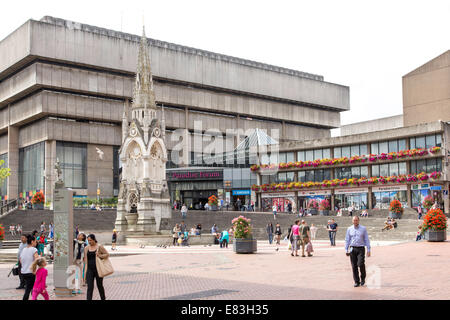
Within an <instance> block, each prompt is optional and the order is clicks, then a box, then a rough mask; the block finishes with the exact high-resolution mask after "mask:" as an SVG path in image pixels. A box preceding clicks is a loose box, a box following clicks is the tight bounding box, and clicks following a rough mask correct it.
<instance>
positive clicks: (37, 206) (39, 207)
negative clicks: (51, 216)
mask: <svg viewBox="0 0 450 320" xmlns="http://www.w3.org/2000/svg"><path fill="white" fill-rule="evenodd" d="M33 210H44V204H43V203H35V204H33Z"/></svg>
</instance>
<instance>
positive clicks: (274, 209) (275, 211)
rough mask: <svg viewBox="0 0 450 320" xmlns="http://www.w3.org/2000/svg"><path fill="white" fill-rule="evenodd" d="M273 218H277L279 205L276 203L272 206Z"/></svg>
mask: <svg viewBox="0 0 450 320" xmlns="http://www.w3.org/2000/svg"><path fill="white" fill-rule="evenodd" d="M272 212H273V219H274V220H277V206H276V205H275V204H274V205H273V207H272Z"/></svg>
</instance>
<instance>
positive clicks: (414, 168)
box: [411, 158, 442, 174]
mask: <svg viewBox="0 0 450 320" xmlns="http://www.w3.org/2000/svg"><path fill="white" fill-rule="evenodd" d="M434 171H442V160H441V159H440V158H435V159H426V160H416V161H411V173H413V174H418V173H421V172H425V173H432V172H434Z"/></svg>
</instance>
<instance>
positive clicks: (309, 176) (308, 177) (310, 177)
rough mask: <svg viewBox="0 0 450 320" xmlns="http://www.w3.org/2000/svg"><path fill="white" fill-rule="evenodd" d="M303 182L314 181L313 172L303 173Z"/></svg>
mask: <svg viewBox="0 0 450 320" xmlns="http://www.w3.org/2000/svg"><path fill="white" fill-rule="evenodd" d="M305 181H306V182H308V181H314V171H313V170H310V171H305Z"/></svg>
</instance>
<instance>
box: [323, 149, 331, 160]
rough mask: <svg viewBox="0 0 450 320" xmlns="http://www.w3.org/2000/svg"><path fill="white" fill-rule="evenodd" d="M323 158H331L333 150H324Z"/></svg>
mask: <svg viewBox="0 0 450 320" xmlns="http://www.w3.org/2000/svg"><path fill="white" fill-rule="evenodd" d="M322 156H323V158H327V159H328V158H331V150H330V149H323V151H322Z"/></svg>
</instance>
